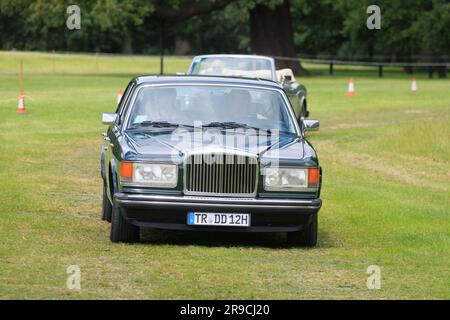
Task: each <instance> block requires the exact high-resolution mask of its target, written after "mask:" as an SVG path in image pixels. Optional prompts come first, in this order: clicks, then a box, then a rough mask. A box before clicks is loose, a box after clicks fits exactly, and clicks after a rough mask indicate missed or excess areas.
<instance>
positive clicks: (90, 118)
mask: <svg viewBox="0 0 450 320" xmlns="http://www.w3.org/2000/svg"><path fill="white" fill-rule="evenodd" d="M25 57H26V58H27V59H29V60H28V62H27V63H25V62H24V63H25V66H27V64H32V65H33V64H34V65H35V70H36V71H38V70H39V68H40V66H41V64H42V60H46V59H47V60H48V59H50V60H51V56H46V55H42V56H41V55H31V54H25ZM63 58H66V57H61V59H63ZM0 59H1V60H0V70H9V69H8V68H7V67H5V66H8V65H11V66H13V65H15V64H16V62H15V61H13V60H14V59H15V58H13V57H12V56H9V53H8V54H5V53H1V54H0ZM40 59H41V60H40ZM67 59H68V60H67V62H66V63H65V64H64V65H63V67H64V70H67V72H72V71H73V72H78V71H80V69H79V68H80V67H79V65H78V66H77V65H76V64H77V63H80V62H79V61H78V62H77V59H78V58H74V60H71V59H69V58H67ZM86 59H87V60H86V61H85V62H84V65H88V64H92V63H93V62H94V63H95V61H93V59H95V58H94V57H90V58H86ZM105 59H106V58H105ZM110 59H111V62H110V65H109V66H108V68H107V69H106V64H105V72H107V71H111V73H124V75H120V76H119V75H109V76H80V75H72V76H65V75H52V74H51V72H50V73H49V74H48V75H31V76H27V77H26V79H25V90H26V98H27V99H26V104H27V114H26V115H23V116H20V115H17V114H16V108H17V95H18V90H19V82H18V79H17V77H16V76H12V75H2V76H0V139H1V140H0V141H1V143H0V181H1V185H0V298H27V299H28V298H50V299H66V298H70V299H81V298H88V299H94V298H106V299H110V298H112V299H116V298H120V299H133V298H137V299H143V298H156V299H162V298H169V299H174V298H194V299H200V298H211V299H216V298H224V299H229V298H235V299H240V298H248V299H253V298H257V299H306V298H313V299H320V298H331V299H336V298H350V299H386V298H387V299H394V298H399V299H412V298H417V299H426V298H432V299H448V298H450V272H449V262H450V259H449V258H450V255H449V247H450V219H449V218H450V215H449V212H450V196H449V194H450V183H449V182H450V156H449V150H450V148H449V147H450V146H449V143H450V142H449V141H450V132H449V130H450V129H449V127H450V96H449V92H450V81H449V80H441V79H440V80H437V79H433V80H428V79H425V75H420V74H419V79H420V80H419V92H418V93H416V94H412V93H410V92H409V86H410V78H409V76H405V75H403V74H401V73H399V72H395V71H392V72H393V76H392V77H386V78H383V79H378V78H377V77H376V72H374V73H373V76H371V73H370V72H369V70H367V72H364V71H362V70H360V69H355V70H351V69H346V70H342V71H339V72H338V73H337V74H336V75H335V76H327V75H325V74H324V73H322V71H323V70H322V71H321V70H318V69H317V70H315V69H314V68H313V76H311V77H308V78H303V79H300V80H301V81H302V82H304V83H305V84H306V86H307V87H308V90H309V97H310V99H309V105H310V110H311V116H312V117H316V118H318V119H320V121H321V130H320V131H319V132H317V133H312V134H310V136H309V138H310V140H311V141H312V142H313V144H314V146H315V147H316V149H317V151H318V154H319V157H320V160H321V164H322V166H323V169H324V185H323V192H322V198H323V200H324V206H323V208H322V210H321V211H320V215H319V244H318V247H317V248H314V249H295V248H287V247H285V246H284V237H283V235H281V234H275V235H265V234H261V235H242V234H209V233H208V234H204V233H180V232H161V231H159V232H153V231H145V232H144V233H143V238H144V240H143V242H142V243H140V244H134V245H124V244H112V243H110V241H109V239H108V236H109V224H107V223H105V222H102V221H100V213H101V207H100V204H101V179H100V177H99V148H100V143H101V136H100V134H101V132H103V131H104V130H105V129H104V127H103V126H102V125H101V124H100V117H101V113H102V112H103V111H112V110H114V108H115V101H116V96H115V95H116V90H117V88H118V87H124V86H125V85H126V83H127V82H128V80H129V78H130V76H131V75H132V74H137V73H146V71H149V70H153V69H155V70H157V69H158V64H157V63H158V62H157V61H156V60H155V61H153V60H152V59H150V58H142V63H143V64H147V63H148V66H149V68H148V70H143V69H142V67H141V65H139V67H137V66H133V62H132V61H131V62H130V61H129V60H127V59H126V58H110ZM146 59H148V60H146ZM108 63H109V61H108ZM188 64H189V61H184V60H183V61H181V62H180V64H179V65H178V64H174V65H172V66H170V64H169V62H168V63H167V68H168V69H169V68H172V69H173V71H172V73H174V72H177V71H181V72H182V71H185V69H186V67H187V65H188ZM94 65H95V64H94ZM178 67H179V68H180V69H178ZM42 68H43V69H42V70H41V71H42V72H43V73H46V72H47V71H45V70H47V69H45V70H44V67H42ZM115 68H116V69H115ZM135 68H136V69H135ZM152 68H153V69H152ZM26 69H28V67H26ZM86 70H87V69H86ZM44 71H45V72H44ZM86 72H89V71H86ZM149 72H150V71H149ZM315 74H318V75H315ZM350 75H351V76H353V77H355V79H356V89H357V95H356V97H354V98H348V97H347V96H346V86H347V77H348V76H350ZM72 264H75V265H79V266H80V268H81V273H82V283H81V286H82V289H81V291H71V290H68V289H67V288H66V286H65V285H66V277H67V274H66V269H67V267H68V266H69V265H72ZM369 265H378V266H380V267H381V271H382V287H381V290H368V289H367V287H366V280H367V276H368V275H367V274H366V269H367V267H368V266H369Z"/></svg>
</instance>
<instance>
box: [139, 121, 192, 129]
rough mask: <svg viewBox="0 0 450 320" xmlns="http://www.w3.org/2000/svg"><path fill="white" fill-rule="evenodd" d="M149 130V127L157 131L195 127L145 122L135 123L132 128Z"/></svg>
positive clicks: (164, 122) (162, 122)
mask: <svg viewBox="0 0 450 320" xmlns="http://www.w3.org/2000/svg"><path fill="white" fill-rule="evenodd" d="M142 127H144V128H147V127H151V128H156V129H161V128H163V129H165V128H167V129H170V128H180V127H183V128H193V126H191V125H188V124H183V123H172V122H168V121H143V122H140V123H135V124H133V125H132V126H131V128H133V129H136V128H142Z"/></svg>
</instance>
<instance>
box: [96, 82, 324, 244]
mask: <svg viewBox="0 0 450 320" xmlns="http://www.w3.org/2000/svg"><path fill="white" fill-rule="evenodd" d="M103 124H105V125H107V126H108V130H107V132H106V133H104V136H103V137H104V144H103V145H102V150H101V174H102V177H103V181H104V184H103V219H105V220H108V221H110V222H111V241H112V242H134V241H138V240H139V230H140V228H141V227H146V228H154V229H171V230H192V231H234V232H236V231H238V232H286V233H287V239H288V240H289V242H290V243H292V244H295V245H304V246H314V245H315V244H316V241H317V215H318V211H319V209H320V207H321V204H322V201H321V199H320V189H321V179H322V171H321V167H320V165H319V160H318V158H317V154H316V152H315V151H314V148H313V147H312V145H311V144H310V143H309V142H308V140H307V139H306V138H305V135H304V133H305V130H307V128H313V127H314V126H315V125H317V123H315V121H314V120H304V119H303V118H297V117H296V116H295V114H294V112H293V109H292V106H291V105H290V102H289V99H288V97H287V95H286V93H285V91H284V90H283V87H282V86H281V85H280V84H278V83H275V82H273V81H268V80H261V79H245V78H241V79H239V78H229V77H210V76H208V77H207V76H146V77H138V78H135V79H133V80H132V81H131V82H130V83H129V85H128V87H127V89H126V90H125V92H124V95H123V97H122V99H121V101H120V104H119V106H118V109H117V111H116V112H115V113H105V114H103Z"/></svg>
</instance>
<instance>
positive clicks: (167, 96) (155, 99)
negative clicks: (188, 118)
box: [133, 88, 183, 124]
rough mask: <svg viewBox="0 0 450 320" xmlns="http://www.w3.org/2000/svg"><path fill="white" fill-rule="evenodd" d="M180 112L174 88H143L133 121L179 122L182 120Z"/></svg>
mask: <svg viewBox="0 0 450 320" xmlns="http://www.w3.org/2000/svg"><path fill="white" fill-rule="evenodd" d="M180 114H181V113H180V108H179V107H178V104H177V91H176V89H174V88H159V89H158V90H155V91H153V90H145V89H144V91H143V93H142V95H141V97H140V102H139V108H138V112H137V115H136V116H135V118H134V121H133V123H140V122H143V121H166V122H171V123H176V124H179V123H182V120H183V119H181V118H182V117H181V116H180Z"/></svg>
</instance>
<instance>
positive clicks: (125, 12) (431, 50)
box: [0, 0, 450, 73]
mask: <svg viewBox="0 0 450 320" xmlns="http://www.w3.org/2000/svg"><path fill="white" fill-rule="evenodd" d="M373 2H374V1H373V0H164V1H162V0H77V1H76V4H77V5H78V6H79V7H80V10H81V28H80V29H79V30H69V29H68V28H67V27H66V20H67V19H68V13H67V7H68V6H69V5H72V4H74V3H73V2H72V1H68V0H2V1H1V2H0V49H2V50H12V49H17V50H40V51H51V50H56V51H83V52H111V53H115V52H120V53H138V54H158V53H159V51H160V45H161V36H162V35H163V39H164V42H163V43H164V48H165V52H166V54H199V53H258V54H267V55H273V56H289V57H293V56H297V55H303V56H305V55H306V56H314V57H319V58H321V57H334V58H337V59H345V60H355V59H362V60H376V59H382V60H385V61H386V60H387V61H414V60H417V59H420V60H425V61H436V60H439V61H443V60H446V59H448V55H449V52H450V36H449V32H450V2H449V1H448V0H408V1H400V0H377V1H376V5H378V6H379V7H380V9H381V29H379V30H370V29H368V28H367V26H366V21H367V19H368V13H367V12H366V9H367V7H368V6H369V5H371V4H374V3H373ZM285 64H290V67H293V68H294V69H296V71H297V72H298V73H301V72H303V70H302V69H301V66H300V65H294V66H292V63H290V62H285Z"/></svg>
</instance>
